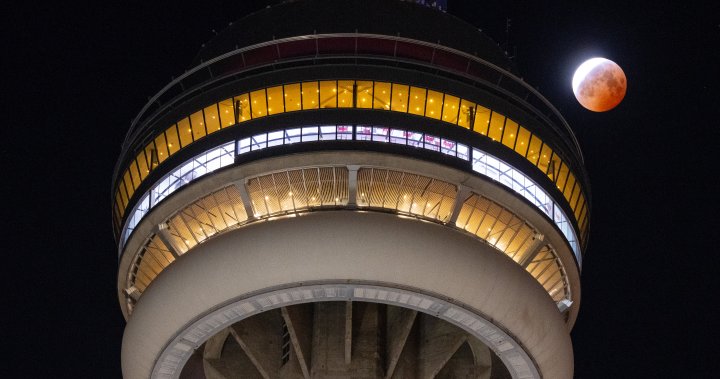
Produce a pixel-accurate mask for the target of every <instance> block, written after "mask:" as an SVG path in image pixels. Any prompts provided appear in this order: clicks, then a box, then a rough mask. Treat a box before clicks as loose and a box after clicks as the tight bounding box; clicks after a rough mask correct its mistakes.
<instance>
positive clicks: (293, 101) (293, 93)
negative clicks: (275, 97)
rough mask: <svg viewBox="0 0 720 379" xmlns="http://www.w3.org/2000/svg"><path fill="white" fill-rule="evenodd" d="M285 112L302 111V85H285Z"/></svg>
mask: <svg viewBox="0 0 720 379" xmlns="http://www.w3.org/2000/svg"><path fill="white" fill-rule="evenodd" d="M284 97H285V111H286V112H293V111H299V110H300V109H302V106H301V105H300V101H302V98H301V97H300V83H294V84H287V85H285V94H284Z"/></svg>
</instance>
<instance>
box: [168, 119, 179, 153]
mask: <svg viewBox="0 0 720 379" xmlns="http://www.w3.org/2000/svg"><path fill="white" fill-rule="evenodd" d="M165 138H166V139H167V146H168V153H169V154H170V155H173V154H175V152H176V151H178V150H180V140H179V139H178V132H177V127H176V126H175V125H173V126H171V127H169V128H167V130H165Z"/></svg>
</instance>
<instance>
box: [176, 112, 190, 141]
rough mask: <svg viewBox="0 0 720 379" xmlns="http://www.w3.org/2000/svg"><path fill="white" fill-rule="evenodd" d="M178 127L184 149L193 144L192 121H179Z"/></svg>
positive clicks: (186, 119)
mask: <svg viewBox="0 0 720 379" xmlns="http://www.w3.org/2000/svg"><path fill="white" fill-rule="evenodd" d="M177 126H178V133H179V134H180V144H181V145H182V147H186V146H187V145H189V144H191V143H192V142H193V135H192V129H190V120H189V119H188V118H184V119H182V120H180V121H178V123H177Z"/></svg>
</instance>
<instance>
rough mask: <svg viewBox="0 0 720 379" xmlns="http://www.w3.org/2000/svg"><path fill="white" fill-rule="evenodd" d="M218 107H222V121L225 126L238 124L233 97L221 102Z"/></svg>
mask: <svg viewBox="0 0 720 379" xmlns="http://www.w3.org/2000/svg"><path fill="white" fill-rule="evenodd" d="M218 108H219V109H220V115H219V116H220V123H221V125H222V127H223V128H227V127H228V126H233V125H235V124H236V122H235V108H234V107H233V99H232V97H231V98H229V99H225V100H223V101H221V102H219V103H218Z"/></svg>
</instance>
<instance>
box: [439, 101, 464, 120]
mask: <svg viewBox="0 0 720 379" xmlns="http://www.w3.org/2000/svg"><path fill="white" fill-rule="evenodd" d="M459 112H460V99H459V98H457V97H455V96H450V95H445V100H443V111H442V113H443V115H442V120H443V121H445V122H449V123H451V124H457V121H458V113H459Z"/></svg>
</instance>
